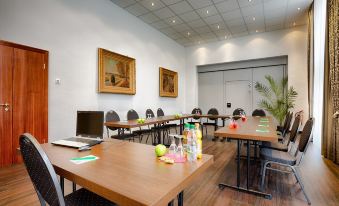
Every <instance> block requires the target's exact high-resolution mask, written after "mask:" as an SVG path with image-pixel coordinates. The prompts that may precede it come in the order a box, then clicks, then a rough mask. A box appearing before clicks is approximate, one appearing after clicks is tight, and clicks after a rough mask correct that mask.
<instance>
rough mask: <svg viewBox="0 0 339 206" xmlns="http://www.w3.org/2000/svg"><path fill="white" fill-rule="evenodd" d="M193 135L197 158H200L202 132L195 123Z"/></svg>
mask: <svg viewBox="0 0 339 206" xmlns="http://www.w3.org/2000/svg"><path fill="white" fill-rule="evenodd" d="M195 133H196V136H197V158H198V159H201V158H202V140H201V139H202V132H201V129H200V125H199V123H195Z"/></svg>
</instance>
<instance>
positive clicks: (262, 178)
mask: <svg viewBox="0 0 339 206" xmlns="http://www.w3.org/2000/svg"><path fill="white" fill-rule="evenodd" d="M268 163H269V162H265V164H264V169H263V172H262V177H261V185H260V189H261V190H262V191H263V190H264V183H265V175H266V170H267V164H268Z"/></svg>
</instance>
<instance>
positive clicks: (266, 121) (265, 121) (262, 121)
mask: <svg viewBox="0 0 339 206" xmlns="http://www.w3.org/2000/svg"><path fill="white" fill-rule="evenodd" d="M260 122H261V123H269V122H270V121H268V120H264V119H261V120H260Z"/></svg>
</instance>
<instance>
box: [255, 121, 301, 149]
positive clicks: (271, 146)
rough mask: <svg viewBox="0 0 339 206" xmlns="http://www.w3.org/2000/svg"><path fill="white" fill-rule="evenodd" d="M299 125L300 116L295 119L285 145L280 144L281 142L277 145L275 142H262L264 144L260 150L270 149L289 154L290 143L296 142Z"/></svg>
mask: <svg viewBox="0 0 339 206" xmlns="http://www.w3.org/2000/svg"><path fill="white" fill-rule="evenodd" d="M299 125H300V116H297V117H296V118H295V119H294V122H293V125H292V129H291V132H290V134H289V136H288V137H287V138H288V140H287V141H285V142H283V143H280V142H277V143H275V142H262V144H261V145H260V148H269V149H274V150H279V151H284V152H287V151H288V147H289V145H290V143H291V142H292V143H293V144H294V142H295V140H296V137H297V135H298V129H299Z"/></svg>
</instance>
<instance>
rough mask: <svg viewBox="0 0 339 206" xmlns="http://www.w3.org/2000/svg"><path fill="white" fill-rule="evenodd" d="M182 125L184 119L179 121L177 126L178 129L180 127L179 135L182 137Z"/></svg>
mask: <svg viewBox="0 0 339 206" xmlns="http://www.w3.org/2000/svg"><path fill="white" fill-rule="evenodd" d="M183 125H184V119H180V125H179V127H180V135H182V130H183V129H182V127H183Z"/></svg>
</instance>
